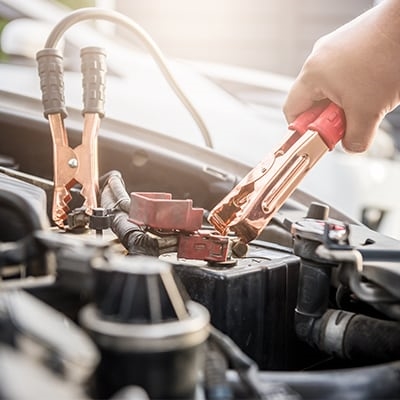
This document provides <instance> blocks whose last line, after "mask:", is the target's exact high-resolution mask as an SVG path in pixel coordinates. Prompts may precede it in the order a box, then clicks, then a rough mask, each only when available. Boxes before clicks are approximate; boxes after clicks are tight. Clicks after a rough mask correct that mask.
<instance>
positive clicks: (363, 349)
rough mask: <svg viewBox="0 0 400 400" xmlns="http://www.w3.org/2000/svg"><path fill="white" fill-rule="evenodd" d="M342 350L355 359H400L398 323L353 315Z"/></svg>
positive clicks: (373, 360) (386, 360)
mask: <svg viewBox="0 0 400 400" xmlns="http://www.w3.org/2000/svg"><path fill="white" fill-rule="evenodd" d="M343 352H344V354H345V357H346V358H348V359H350V360H357V361H365V362H388V361H394V360H400V323H399V322H396V321H385V320H379V319H376V318H371V317H367V316H365V315H355V316H354V317H353V318H351V320H350V321H349V323H348V325H347V329H346V332H345V335H344V337H343ZM399 395H400V393H399Z"/></svg>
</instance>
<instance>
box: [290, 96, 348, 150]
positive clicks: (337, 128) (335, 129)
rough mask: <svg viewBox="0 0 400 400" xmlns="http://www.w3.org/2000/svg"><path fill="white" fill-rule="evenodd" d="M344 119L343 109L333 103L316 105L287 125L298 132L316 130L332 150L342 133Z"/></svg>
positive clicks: (344, 123)
mask: <svg viewBox="0 0 400 400" xmlns="http://www.w3.org/2000/svg"><path fill="white" fill-rule="evenodd" d="M345 128H346V119H345V116H344V111H343V110H342V109H341V108H340V107H339V106H337V105H336V104H335V103H329V105H328V106H321V105H317V106H315V107H312V108H310V109H309V110H307V111H305V112H304V113H302V114H300V115H299V116H298V117H297V118H296V120H295V121H293V122H292V123H291V124H290V125H289V129H291V130H295V131H297V132H299V133H300V134H303V133H305V132H306V131H307V130H312V131H316V132H318V133H319V135H320V136H321V138H322V140H323V141H324V142H325V144H326V145H327V146H328V148H329V150H332V149H333V148H334V147H335V145H336V143H338V142H339V141H340V140H341V139H342V138H343V135H344V131H345Z"/></svg>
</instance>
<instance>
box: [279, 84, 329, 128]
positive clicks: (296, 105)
mask: <svg viewBox="0 0 400 400" xmlns="http://www.w3.org/2000/svg"><path fill="white" fill-rule="evenodd" d="M323 98H324V97H323V96H318V98H317V97H316V96H315V93H313V92H312V91H310V89H309V88H307V87H306V86H305V85H304V83H303V82H302V81H300V80H297V81H296V82H295V83H294V84H293V86H292V88H291V90H290V92H289V94H288V96H287V98H286V100H285V103H284V105H283V113H284V115H285V118H286V120H287V121H288V122H289V123H290V122H293V121H294V120H295V119H296V118H297V117H298V116H299V115H300V114H301V113H303V112H304V111H306V110H308V109H309V108H311V107H312V106H313V105H314V104H315V102H316V101H319V100H322V99H323Z"/></svg>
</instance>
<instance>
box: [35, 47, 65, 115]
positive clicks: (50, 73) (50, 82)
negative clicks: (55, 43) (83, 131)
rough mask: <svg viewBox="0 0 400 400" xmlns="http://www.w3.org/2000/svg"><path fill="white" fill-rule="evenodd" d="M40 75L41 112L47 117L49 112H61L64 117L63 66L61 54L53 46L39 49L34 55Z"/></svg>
mask: <svg viewBox="0 0 400 400" xmlns="http://www.w3.org/2000/svg"><path fill="white" fill-rule="evenodd" d="M36 60H37V62H38V71H39V77H40V89H41V90H42V103H43V108H44V111H43V114H44V116H45V117H46V118H48V116H49V114H61V116H62V118H66V116H67V110H66V108H65V98H64V79H63V75H64V67H63V56H62V54H61V52H60V51H59V50H57V49H55V48H47V49H43V50H40V51H39V52H38V53H37V55H36Z"/></svg>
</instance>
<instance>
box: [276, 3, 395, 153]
mask: <svg viewBox="0 0 400 400" xmlns="http://www.w3.org/2000/svg"><path fill="white" fill-rule="evenodd" d="M325 99H329V100H330V101H333V102H334V103H336V104H337V105H338V106H340V107H342V108H343V110H344V113H345V117H346V131H345V135H344V138H343V140H342V144H343V147H344V148H345V149H346V150H348V151H350V152H357V153H358V152H362V151H365V150H366V149H367V148H368V147H369V146H370V144H371V142H372V140H373V137H374V135H375V133H376V131H377V128H378V126H379V124H380V123H381V121H382V119H383V118H384V116H385V115H386V114H387V113H388V112H389V111H391V110H393V109H394V108H395V107H396V106H397V105H398V104H400V2H399V1H398V0H386V1H384V2H383V3H381V4H380V5H379V6H376V7H374V8H372V9H371V10H369V11H367V12H366V13H364V14H362V15H361V16H360V17H358V18H356V19H355V20H353V21H351V22H350V23H348V24H346V25H344V26H342V27H341V28H339V29H337V30H336V31H334V32H332V33H331V34H329V35H326V36H324V37H322V38H321V39H319V40H318V41H317V42H316V44H315V45H314V48H313V51H312V53H311V54H310V56H309V57H308V59H307V60H306V62H305V64H304V66H303V68H302V70H301V72H300V74H299V76H298V77H297V79H296V80H295V82H294V85H293V87H292V89H291V90H290V92H289V94H288V97H287V99H286V103H285V105H284V109H283V110H284V113H285V116H286V119H287V120H288V122H292V121H293V120H294V119H295V118H296V117H297V116H298V115H299V114H301V113H302V112H304V111H306V110H307V109H309V108H310V107H312V106H313V105H315V103H316V102H318V101H321V100H325Z"/></svg>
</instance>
